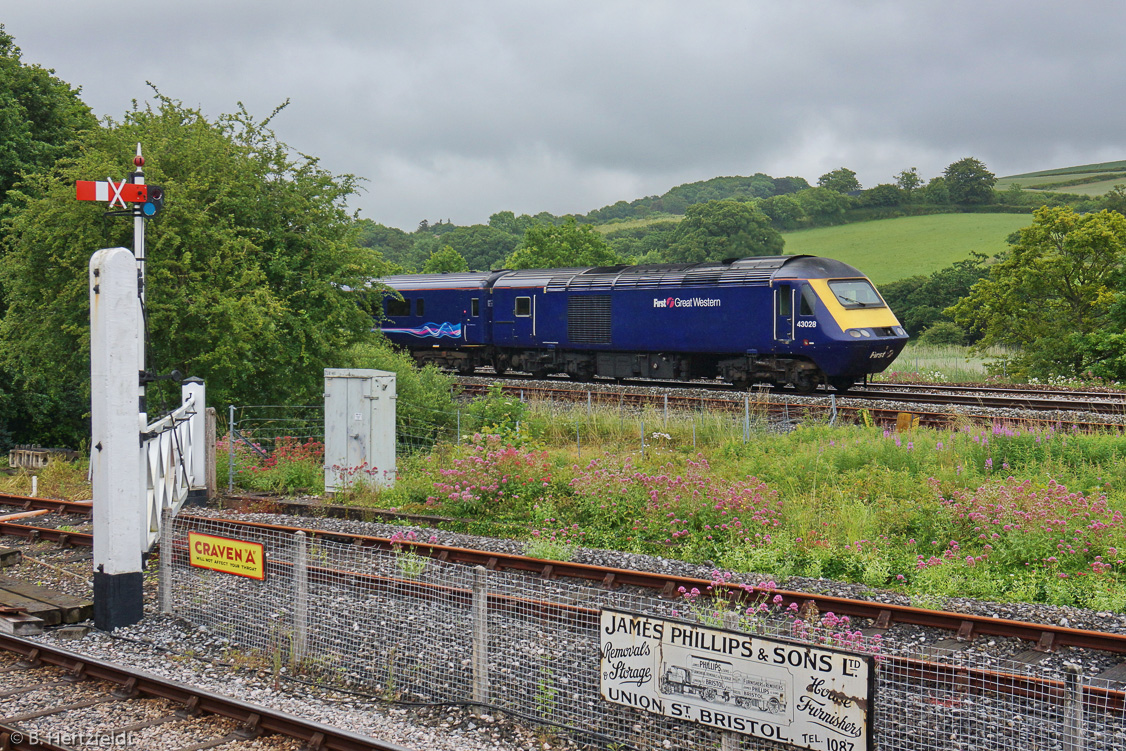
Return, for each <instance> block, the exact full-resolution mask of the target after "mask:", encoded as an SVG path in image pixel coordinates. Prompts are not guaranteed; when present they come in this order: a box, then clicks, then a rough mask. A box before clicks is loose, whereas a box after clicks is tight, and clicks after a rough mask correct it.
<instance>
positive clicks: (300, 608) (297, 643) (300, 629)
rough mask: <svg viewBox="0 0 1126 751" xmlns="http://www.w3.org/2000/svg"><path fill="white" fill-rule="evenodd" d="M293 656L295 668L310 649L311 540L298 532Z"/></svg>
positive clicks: (294, 577) (295, 561)
mask: <svg viewBox="0 0 1126 751" xmlns="http://www.w3.org/2000/svg"><path fill="white" fill-rule="evenodd" d="M293 544H294V548H295V550H294V551H293V654H292V655H291V660H292V664H293V666H294V667H296V666H298V665H300V664H301V663H302V662H303V661H304V660H305V653H306V651H308V649H309V539H308V538H307V537H306V536H305V533H304V532H302V531H300V530H298V531H297V532H296V533H295V534H294V540H293Z"/></svg>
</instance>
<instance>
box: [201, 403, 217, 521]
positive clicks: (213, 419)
mask: <svg viewBox="0 0 1126 751" xmlns="http://www.w3.org/2000/svg"><path fill="white" fill-rule="evenodd" d="M217 422H218V416H217V415H216V414H215V408H214V407H208V408H207V412H206V413H205V419H204V423H203V439H204V443H206V444H207V451H206V453H205V454H204V460H203V461H204V477H205V478H206V485H207V498H208V500H210V499H212V498H214V497H215V496H216V495H218V494H219V476H218V470H217V469H216V466H215V433H216V427H215V426H216V423H217Z"/></svg>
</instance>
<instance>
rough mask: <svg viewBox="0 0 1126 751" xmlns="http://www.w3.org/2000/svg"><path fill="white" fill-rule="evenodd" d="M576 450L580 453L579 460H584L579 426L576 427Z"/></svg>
mask: <svg viewBox="0 0 1126 751" xmlns="http://www.w3.org/2000/svg"><path fill="white" fill-rule="evenodd" d="M575 448H576V450H578V452H579V458H580V459H582V458H583V441H582V437H581V436H580V435H579V426H578V425H575Z"/></svg>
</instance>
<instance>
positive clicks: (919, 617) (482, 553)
mask: <svg viewBox="0 0 1126 751" xmlns="http://www.w3.org/2000/svg"><path fill="white" fill-rule="evenodd" d="M182 518H185V517H182ZM186 518H188V519H190V518H191V517H190V516H186ZM224 522H226V523H229V524H231V525H234V526H235V527H243V528H245V529H247V530H248V531H252V530H259V531H269V532H282V533H286V534H295V533H297V532H299V531H300V532H304V533H305V534H306V535H307V536H309V537H310V538H314V537H315V538H319V539H325V540H334V541H337V542H343V543H346V544H349V545H356V546H360V547H377V548H380V549H385V550H392V549H394V547H393V546H395V545H396V544H398V545H401V542H399V543H396V542H395V541H392V540H391V539H390V538H385V537H376V536H371V535H362V534H354V533H346V532H338V531H332V530H325V529H317V528H309V527H298V526H292V525H282V524H267V523H264V522H253V521H245V520H238V519H224ZM411 547H412V550H413V551H414V552H415V553H416V554H418V555H421V556H426V557H429V558H434V559H436V560H439V561H443V562H448V563H457V564H461V565H466V566H483V567H485V568H486V569H488V570H493V571H517V572H522V573H526V574H530V575H534V576H539V577H541V578H547V579H551V578H571V579H578V580H582V581H585V582H594V583H597V584H598V585H600V586H603V587H607V588H614V587H623V586H629V587H636V588H639V589H642V590H648V591H657V592H659V594H660V596H661V597H663V598H666V599H675V598H678V597H679V596H680V588H681V587H684V588H685V589H686V590H688V591H691V590H692V589H693V588H696V589H698V590H699V591H705V590H706V589H707V588H708V587H712V586H713V585H714V582H711V581H709V580H706V579H699V578H694V577H686V576H671V575H669V574H661V573H651V572H646V571H634V570H627V569H619V568H611V567H606V566H597V565H591V564H585V563H573V562H569V561H551V560H544V559H540V558H530V557H527V556H523V555H514V554H510V553H501V552H496V551H488V550H478V549H472V548H460V547H453V546H447V545H439V544H433V543H424V542H412V543H411ZM718 586H719V587H720V588H721V589H723V590H724V591H726V593H727V594H726V595H725V597H727V598H729V599H730V600H731V601H732V602H733V603H738V602H744V601H746V602H750V601H755V600H756V598H759V597H761V596H762V594H763V593H762V592H761V591H758V590H753V591H750V592H748V591H746V590H744V589H743V588H742V586H741V585H737V584H721V585H718ZM771 595H772V596H773V595H779V596H781V597H782V601H781V606H782V607H783V608H785V607H786V606H788V605H789V604H790V603H795V604H797V605H798V606H799V608H802V609H806V608H808V607H809V606H810V605H812V606H814V607H815V608H816V609H817V610H818V611H819V612H822V613H825V612H833V613H836V614H837V615H847V616H849V617H850V618H860V619H869V620H871V621H872V622H873V627H874V628H877V629H881V630H882V629H887V628H889V627H891V626H892V625H895V624H910V625H915V626H925V627H930V628H938V629H943V630H946V631H950V632H953V633H955V634H957V636H958V638H960V639H962V640H969V639H972V638H974V637H975V636H984V635H993V636H1006V637H1013V638H1017V639H1021V640H1023V641H1025V642H1029V643H1031V644H1033V645H1034V646H1033V650H1034V651H1038V652H1040V651H1042V652H1048V651H1051V650H1053V649H1057V648H1059V647H1063V646H1071V647H1079V648H1082V649H1093V650H1098V651H1102V652H1111V653H1114V654H1123V655H1126V634H1114V633H1103V632H1093V631H1085V630H1082V629H1075V628H1069V627H1065V626H1059V625H1052V624H1040V623H1026V622H1021V621H1010V620H1005V619H999V618H990V617H985V616H978V615H969V614H964V613H951V612H946V611H938V610H927V609H923V608H916V607H911V606H906V605H893V604H888V603H881V602H875V601H870V600H857V599H847V598H842V597H834V596H830V595H822V594H810V593H805V592H794V591H787V590H778V589H775V590H772V591H771Z"/></svg>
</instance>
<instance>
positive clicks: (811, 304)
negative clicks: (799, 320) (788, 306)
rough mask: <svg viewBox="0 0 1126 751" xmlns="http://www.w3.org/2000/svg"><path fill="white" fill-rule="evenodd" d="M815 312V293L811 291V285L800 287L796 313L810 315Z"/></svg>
mask: <svg viewBox="0 0 1126 751" xmlns="http://www.w3.org/2000/svg"><path fill="white" fill-rule="evenodd" d="M816 312H817V295H816V294H815V293H814V292H813V287H810V286H809V285H808V284H807V285H805V286H804V287H802V288H801V306H800V307H799V308H798V314H799V315H803V316H811V315H813V314H814V313H816Z"/></svg>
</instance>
